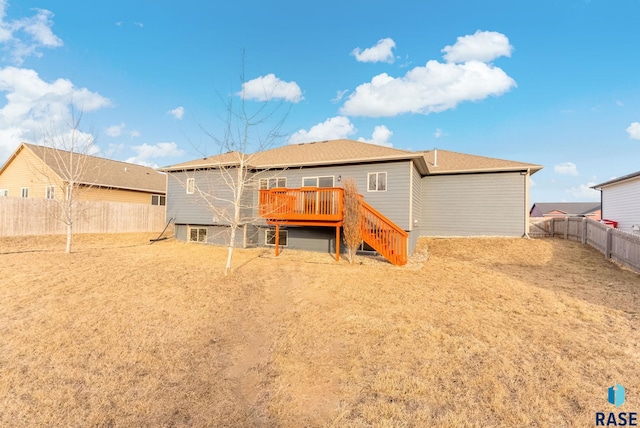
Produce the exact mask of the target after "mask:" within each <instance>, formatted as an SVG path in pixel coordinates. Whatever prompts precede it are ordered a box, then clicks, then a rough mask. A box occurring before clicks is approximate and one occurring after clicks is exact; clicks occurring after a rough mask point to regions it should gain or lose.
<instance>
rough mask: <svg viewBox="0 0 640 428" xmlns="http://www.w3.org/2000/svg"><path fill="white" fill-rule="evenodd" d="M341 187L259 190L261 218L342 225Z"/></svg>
mask: <svg viewBox="0 0 640 428" xmlns="http://www.w3.org/2000/svg"><path fill="white" fill-rule="evenodd" d="M342 195H343V190H342V188H340V187H322V188H318V187H302V188H300V189H284V188H282V189H281V188H278V189H268V190H260V201H259V215H260V217H263V218H266V219H267V220H271V221H341V220H342V203H343V198H342Z"/></svg>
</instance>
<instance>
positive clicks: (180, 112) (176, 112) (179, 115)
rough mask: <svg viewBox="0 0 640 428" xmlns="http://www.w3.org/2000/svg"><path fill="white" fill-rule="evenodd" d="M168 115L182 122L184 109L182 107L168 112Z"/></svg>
mask: <svg viewBox="0 0 640 428" xmlns="http://www.w3.org/2000/svg"><path fill="white" fill-rule="evenodd" d="M167 114H170V115H172V116H173V117H175V118H176V119H178V120H182V117H183V116H184V107H182V106H180V107H176V108H174V109H173V110H169V111H168V112H167Z"/></svg>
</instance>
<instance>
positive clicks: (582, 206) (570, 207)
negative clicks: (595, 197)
mask: <svg viewBox="0 0 640 428" xmlns="http://www.w3.org/2000/svg"><path fill="white" fill-rule="evenodd" d="M535 208H538V209H539V210H540V212H541V213H542V214H543V215H545V214H548V213H550V212H552V211H560V212H561V213H563V214H567V215H587V214H590V213H592V212H594V211H597V210H599V209H600V202H536V203H535V204H533V206H532V207H531V211H529V213H532V212H533V210H534V209H535Z"/></svg>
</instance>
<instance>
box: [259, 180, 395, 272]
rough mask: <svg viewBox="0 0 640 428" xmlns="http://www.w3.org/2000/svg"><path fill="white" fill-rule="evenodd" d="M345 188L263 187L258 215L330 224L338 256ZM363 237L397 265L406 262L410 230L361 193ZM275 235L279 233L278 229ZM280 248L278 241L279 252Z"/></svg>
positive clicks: (283, 220)
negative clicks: (384, 213) (402, 227)
mask: <svg viewBox="0 0 640 428" xmlns="http://www.w3.org/2000/svg"><path fill="white" fill-rule="evenodd" d="M343 196H344V193H343V189H342V188H340V187H331V188H317V187H312V188H309V187H303V188H300V189H285V188H279V189H268V190H260V195H259V215H260V216H261V217H262V218H264V219H266V221H267V223H268V224H274V225H276V229H279V226H280V225H292V226H329V227H335V228H336V242H337V245H336V247H337V249H336V260H338V259H339V253H340V247H339V240H340V238H339V236H340V227H341V226H342V221H343V203H344V201H343ZM360 201H361V208H360V234H361V236H362V240H363V241H364V242H366V243H367V244H369V245H370V246H371V247H372V248H373V249H375V250H376V251H377V252H378V253H379V254H380V255H381V256H383V257H384V258H386V259H387V260H389V262H390V263H392V264H394V265H399V266H402V265H405V264H406V263H407V257H408V254H407V250H408V247H407V237H408V234H407V232H405V231H404V230H402V229H401V228H400V227H398V226H397V225H396V224H395V223H393V222H392V221H391V220H389V219H388V218H387V217H385V216H384V215H383V214H382V213H380V212H379V211H377V210H376V209H375V208H373V207H372V206H371V205H369V204H368V203H366V202H365V201H364V200H363V198H362V195H360ZM276 236H278V235H277V233H276ZM278 252H279V248H278V244H277V242H276V255H277V254H278Z"/></svg>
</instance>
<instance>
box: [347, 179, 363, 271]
mask: <svg viewBox="0 0 640 428" xmlns="http://www.w3.org/2000/svg"><path fill="white" fill-rule="evenodd" d="M342 186H343V188H344V208H343V210H344V213H343V217H342V219H343V220H342V229H343V233H344V243H345V246H346V247H347V259H348V260H349V263H353V258H354V256H355V254H356V251H357V250H358V247H359V246H360V244H361V243H362V235H361V233H360V208H361V203H360V194H359V193H358V185H357V184H356V182H355V180H354V179H352V178H348V179H346V180H344V181H343V184H342Z"/></svg>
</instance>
